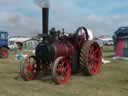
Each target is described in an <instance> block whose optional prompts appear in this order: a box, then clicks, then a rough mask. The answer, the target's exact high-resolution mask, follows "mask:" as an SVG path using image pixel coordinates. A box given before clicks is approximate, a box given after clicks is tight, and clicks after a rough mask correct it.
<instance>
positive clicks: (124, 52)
mask: <svg viewBox="0 0 128 96" xmlns="http://www.w3.org/2000/svg"><path fill="white" fill-rule="evenodd" d="M113 40H114V51H115V55H116V56H119V57H128V27H120V28H119V29H118V30H117V31H116V32H115V33H114V35H113Z"/></svg>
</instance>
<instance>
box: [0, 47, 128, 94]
mask: <svg viewBox="0 0 128 96" xmlns="http://www.w3.org/2000/svg"><path fill="white" fill-rule="evenodd" d="M112 54H113V53H112V48H108V47H107V48H105V49H104V53H103V55H104V57H105V58H106V59H109V60H111V57H112ZM0 96H128V61H123V60H116V61H114V60H111V63H110V64H104V65H102V70H101V72H100V73H99V74H98V75H96V76H94V77H88V76H80V75H79V76H72V77H71V80H70V82H69V83H68V84H66V85H63V86H58V85H56V84H54V82H53V81H52V80H50V79H49V80H45V81H44V80H35V81H29V82H26V81H23V80H22V79H21V78H20V76H19V62H18V61H16V60H15V55H14V54H10V56H9V58H8V59H0Z"/></svg>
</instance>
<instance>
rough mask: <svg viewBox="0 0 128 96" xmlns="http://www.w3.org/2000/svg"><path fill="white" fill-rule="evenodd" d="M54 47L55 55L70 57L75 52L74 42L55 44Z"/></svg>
mask: <svg viewBox="0 0 128 96" xmlns="http://www.w3.org/2000/svg"><path fill="white" fill-rule="evenodd" d="M53 47H54V50H55V57H59V56H65V57H70V56H71V55H72V54H73V52H74V47H73V45H72V44H61V43H60V44H53Z"/></svg>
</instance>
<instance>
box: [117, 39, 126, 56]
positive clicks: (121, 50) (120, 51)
mask: <svg viewBox="0 0 128 96" xmlns="http://www.w3.org/2000/svg"><path fill="white" fill-rule="evenodd" d="M124 48H125V41H124V39H122V38H120V39H118V40H117V44H116V56H123V55H124Z"/></svg>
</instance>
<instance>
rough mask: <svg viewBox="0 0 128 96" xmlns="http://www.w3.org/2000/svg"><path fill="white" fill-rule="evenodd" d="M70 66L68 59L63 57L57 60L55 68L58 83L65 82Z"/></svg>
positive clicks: (68, 75) (69, 72)
mask: <svg viewBox="0 0 128 96" xmlns="http://www.w3.org/2000/svg"><path fill="white" fill-rule="evenodd" d="M70 76H71V67H70V64H69V61H68V60H67V59H65V58H63V59H62V60H60V61H59V63H58V66H57V68H56V80H57V82H58V83H59V84H65V83H67V81H68V80H69V79H70Z"/></svg>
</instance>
